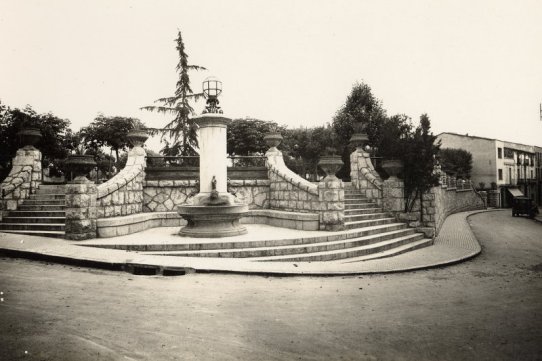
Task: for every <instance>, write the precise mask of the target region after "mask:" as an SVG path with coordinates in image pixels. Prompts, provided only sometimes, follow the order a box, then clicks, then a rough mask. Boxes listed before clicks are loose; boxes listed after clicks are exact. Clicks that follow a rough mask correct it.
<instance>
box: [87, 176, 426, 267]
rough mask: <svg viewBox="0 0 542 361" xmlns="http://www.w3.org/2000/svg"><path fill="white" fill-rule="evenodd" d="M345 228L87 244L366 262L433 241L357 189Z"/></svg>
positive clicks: (168, 252) (349, 192)
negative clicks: (282, 234)
mask: <svg viewBox="0 0 542 361" xmlns="http://www.w3.org/2000/svg"><path fill="white" fill-rule="evenodd" d="M345 207H346V210H345V218H346V219H345V221H346V222H345V226H346V230H345V231H341V232H333V233H329V234H327V233H328V232H325V233H322V232H319V233H318V235H314V236H310V234H309V233H307V234H306V235H304V236H303V238H293V237H292V238H285V239H272V238H271V239H269V238H268V239H266V240H257V241H254V240H246V238H245V240H233V239H221V240H217V241H214V240H202V241H196V240H190V242H186V241H184V242H178V243H177V242H175V243H173V244H172V243H168V244H164V243H160V244H159V243H154V244H149V243H147V244H111V243H108V244H99V245H98V244H88V245H87V246H91V247H104V248H114V249H123V250H127V251H135V252H139V253H141V254H149V255H162V256H178V257H214V258H237V259H241V258H242V259H245V260H250V261H282V262H303V261H309V262H310V261H333V260H343V261H344V262H346V261H348V262H356V261H365V260H370V259H376V258H383V257H390V256H394V255H398V254H401V253H405V252H408V251H412V250H415V249H419V248H423V247H427V246H430V245H431V244H433V240H432V239H428V238H425V237H424V234H422V233H416V232H415V230H414V229H412V228H407V225H406V224H404V223H397V222H396V221H395V219H394V218H393V217H390V216H389V215H388V214H387V213H385V212H384V211H383V210H382V208H380V207H379V206H378V205H377V204H376V203H375V202H372V201H370V200H368V199H367V198H365V197H364V196H362V195H361V194H360V193H359V192H358V191H357V190H355V189H353V188H351V187H346V188H345ZM270 236H271V235H270Z"/></svg>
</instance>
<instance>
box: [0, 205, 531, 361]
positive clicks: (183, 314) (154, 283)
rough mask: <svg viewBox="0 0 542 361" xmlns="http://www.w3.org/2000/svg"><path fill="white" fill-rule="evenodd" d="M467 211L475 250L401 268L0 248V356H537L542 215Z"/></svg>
mask: <svg viewBox="0 0 542 361" xmlns="http://www.w3.org/2000/svg"><path fill="white" fill-rule="evenodd" d="M463 218H464V217H463ZM452 220H454V218H452ZM468 221H469V222H470V223H471V226H472V229H473V232H474V234H475V235H476V237H477V239H478V240H479V241H480V243H481V245H482V248H483V251H482V253H481V254H480V255H479V256H478V257H475V258H473V259H471V260H470V261H468V262H462V263H459V264H456V265H454V266H450V267H441V268H434V269H426V270H420V271H413V272H404V273H395V274H373V275H363V276H343V277H261V276H244V275H234V274H198V273H196V274H190V275H186V276H181V277H162V276H135V275H132V274H128V273H123V272H111V271H105V270H94V269H89V268H85V267H74V266H66V265H59V264H51V263H45V262H35V261H26V260H21V259H13V258H0V274H1V275H2V276H1V277H0V292H2V295H0V297H1V298H3V300H2V302H0V360H10V361H11V360H13V361H18V360H54V361H63V360H76V361H77V360H83V361H87V360H89V361H90V360H92V361H96V360H98V361H101V360H219V361H221V360H250V361H253V360H326V361H327V360H361V361H369V360H371V361H374V360H402V361H407V360H413V361H414V360H415V361H434V360H442V361H448V360H450V361H456V360H476V361H485V360H488V361H499V360H510V361H511V360H540V359H542V345H541V343H540V340H541V339H542V331H541V329H542V326H541V325H542V310H541V304H540V296H541V295H542V277H541V275H542V263H541V262H542V261H541V259H542V239H541V238H542V232H541V231H542V225H540V224H538V223H536V222H533V221H532V220H528V219H526V218H516V217H514V218H513V217H511V215H510V214H509V212H484V213H481V214H476V215H473V216H471V217H469V219H468ZM458 222H459V221H458ZM450 224H452V223H450ZM437 243H439V242H437Z"/></svg>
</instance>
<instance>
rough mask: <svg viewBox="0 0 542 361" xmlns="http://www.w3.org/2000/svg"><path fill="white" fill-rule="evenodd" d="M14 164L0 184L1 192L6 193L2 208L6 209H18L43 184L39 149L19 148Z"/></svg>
mask: <svg viewBox="0 0 542 361" xmlns="http://www.w3.org/2000/svg"><path fill="white" fill-rule="evenodd" d="M12 164H13V166H12V168H11V171H10V172H9V174H8V176H7V177H6V179H4V181H3V182H2V184H1V185H0V188H1V190H0V192H2V191H3V194H4V198H3V199H2V209H5V210H16V209H17V207H18V206H19V204H21V203H22V202H23V200H25V199H26V198H28V197H29V196H30V194H31V193H33V192H35V190H36V188H38V187H39V185H40V184H41V152H40V151H39V150H38V149H36V148H34V147H32V146H26V147H24V148H21V149H19V150H17V153H16V155H15V158H13V162H12ZM0 194H1V193H0ZM0 220H1V215H0Z"/></svg>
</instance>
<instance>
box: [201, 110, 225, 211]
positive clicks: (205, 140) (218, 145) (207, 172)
mask: <svg viewBox="0 0 542 361" xmlns="http://www.w3.org/2000/svg"><path fill="white" fill-rule="evenodd" d="M194 121H195V122H196V124H198V126H199V136H198V146H199V156H200V158H199V169H200V171H199V183H200V192H199V194H198V195H196V196H195V197H194V198H193V204H199V203H201V202H202V201H203V200H207V199H209V197H210V196H211V192H212V191H213V190H216V191H217V192H218V196H219V197H227V198H228V199H230V203H231V204H233V203H235V202H234V197H233V195H231V194H229V193H228V191H227V186H228V158H227V144H226V142H227V138H226V127H227V125H228V123H230V122H231V119H229V118H226V117H225V116H223V115H221V114H214V113H208V114H204V115H201V116H199V117H197V118H194Z"/></svg>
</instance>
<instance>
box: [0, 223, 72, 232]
mask: <svg viewBox="0 0 542 361" xmlns="http://www.w3.org/2000/svg"><path fill="white" fill-rule="evenodd" d="M64 226H65V225H64V224H58V223H7V222H2V223H0V231H2V232H3V231H4V230H12V231H15V230H23V231H26V230H28V231H64Z"/></svg>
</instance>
